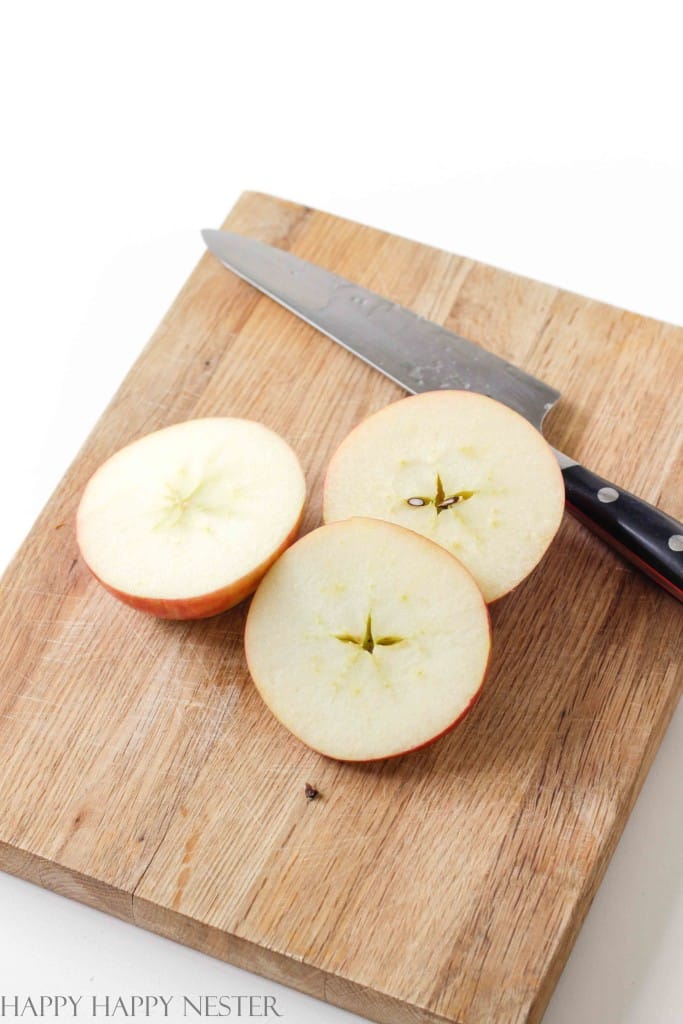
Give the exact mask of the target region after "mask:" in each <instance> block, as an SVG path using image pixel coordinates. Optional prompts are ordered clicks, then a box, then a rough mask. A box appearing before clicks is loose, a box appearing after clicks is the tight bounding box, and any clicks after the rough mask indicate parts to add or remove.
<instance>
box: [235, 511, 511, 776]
mask: <svg viewBox="0 0 683 1024" xmlns="http://www.w3.org/2000/svg"><path fill="white" fill-rule="evenodd" d="M352 518H355V517H352ZM342 521H343V520H342ZM328 525H334V524H328ZM391 525H392V526H393V525H394V524H391ZM394 528H395V529H397V530H402V529H404V527H402V526H395V527H394ZM420 536H422V535H421V534H420ZM422 539H423V540H425V541H426V542H427V543H428V544H434V546H435V547H438V548H439V549H440V550H441V551H444V550H445V549H444V548H441V547H440V545H438V544H436V542H435V541H433V540H430V539H429V537H422ZM446 553H447V554H448V555H449V557H450V558H452V559H453V560H454V561H456V562H458V564H459V565H461V566H462V568H463V569H464V570H465V572H467V573H468V574H469V575H471V573H469V570H468V569H466V568H465V566H464V565H462V563H461V562H460V561H459V560H458V559H457V558H456V557H455V555H452V554H450V552H446ZM482 604H483V606H484V609H485V611H486V624H487V626H488V637H489V650H488V657H487V659H486V665H485V666H484V671H483V672H482V674H481V681H480V683H479V689H478V690H477V691H476V693H474V694H473V695H472V698H471V700H470V702H469V704H468V705H467V707H466V708H464V709H463V711H461V712H460V714H459V715H458V717H457V718H455V719H454V720H453V721H452V722H450V723H449V725H447V726H446V728H445V729H442V730H441V732H438V733H437V734H436V735H435V736H430V737H429V739H427V740H425V741H424V743H418V744H417V745H416V746H414V747H406V749H405V750H397V751H395V752H394V753H393V754H384V755H383V756H382V757H365V758H349V757H345V758H343V757H333V756H332V755H331V754H326V753H325V752H324V751H322V750H318V749H317V748H316V747H313V746H311V745H310V744H309V743H305V742H304V741H303V740H302V739H299V737H298V736H297V735H296V734H295V733H293V732H292V730H291V729H290V728H289V726H287V725H285V723H284V722H283V721H282V720H281V719H280V718H279V717H278V715H277V714H276V713H275V711H273V709H272V708H271V706H270V704H268V703H267V701H266V700H265V699H264V697H263V696H262V695H261V693H260V691H259V695H260V696H261V700H262V701H263V703H264V704H265V705H266V707H267V708H268V711H269V712H270V713H271V715H272V716H273V717H274V718H276V719H277V721H278V722H279V723H280V725H281V726H282V728H283V729H286V730H287V732H288V733H289V734H290V736H293V737H294V739H295V740H297V741H298V742H299V743H301V744H302V745H303V746H305V747H308V749H309V750H313V751H315V753H316V754H319V755H320V756H321V757H325V758H327V759H328V760H329V761H341V762H343V763H345V764H374V763H376V762H377V761H392V760H393V759H394V758H395V757H403V756H405V755H406V754H415V753H417V751H418V750H424V749H425V747H429V746H431V745H432V743H436V741H437V740H440V739H442V738H443V737H444V736H447V735H448V733H450V732H452V730H453V729H455V727H456V725H459V724H460V722H462V721H463V719H464V718H466V717H467V715H468V714H469V713H470V711H471V710H472V708H473V707H474V705H475V704H476V703H477V701H478V700H479V698H480V696H481V692H482V690H483V688H484V683H485V682H486V678H487V676H488V673H489V669H490V668H491V653H492V634H491V615H490V613H489V606H488V605H487V604H486V602H485V601H484V599H483V598H482ZM248 634H249V618H248V617H247V623H246V626H245V631H244V654H245V658H246V661H247V668H248V670H249V674H250V676H251V678H252V680H253V678H254V674H253V672H252V668H251V665H250V664H249V642H248ZM257 689H258V687H257Z"/></svg>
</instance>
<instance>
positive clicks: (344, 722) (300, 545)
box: [245, 518, 491, 761]
mask: <svg viewBox="0 0 683 1024" xmlns="http://www.w3.org/2000/svg"><path fill="white" fill-rule="evenodd" d="M490 644H491V640H490V628H489V617H488V610H487V608H486V605H485V603H484V600H483V598H482V596H481V593H480V591H479V588H478V587H477V585H476V583H475V582H474V580H473V578H472V576H471V575H470V573H469V572H468V571H467V570H466V569H465V568H464V567H463V566H462V565H461V564H460V563H459V562H458V561H457V560H456V559H455V558H453V557H452V556H451V555H449V554H448V553H447V552H446V551H444V550H443V548H440V547H439V546H438V545H436V544H433V543H432V542H431V541H428V540H425V538H424V537H420V536H418V535H417V534H416V533H413V532H412V531H410V530H404V529H401V528H400V527H397V526H393V525H392V524H391V523H386V522H381V521H379V520H377V519H363V518H354V519H349V520H346V521H345V522H342V523H335V524H333V525H331V526H322V527H320V528H319V529H317V530H314V531H313V532H312V533H309V534H307V535H306V536H305V537H303V538H302V539H301V540H299V541H297V543H296V544H294V545H293V546H292V547H291V548H290V549H289V550H288V551H286V552H285V553H284V555H283V556H282V557H281V558H280V559H279V560H278V561H277V562H276V563H275V565H274V566H273V567H272V568H271V569H270V571H269V572H268V574H267V575H266V576H265V578H264V579H263V581H262V582H261V585H260V586H259V588H258V590H257V591H256V594H255V595H254V597H253V599H252V603H251V608H250V609H249V615H248V617H247V627H246V635H245V648H246V655H247V662H248V665H249V670H250V672H251V676H252V678H253V680H254V683H255V684H256V687H257V689H258V690H259V692H260V694H261V696H262V697H263V700H264V701H265V703H266V704H267V705H268V707H269V708H270V709H271V711H272V712H273V713H274V714H275V716H276V717H277V718H278V719H279V720H280V722H282V724H283V725H284V726H286V728H287V729H289V730H290V731H291V732H292V733H294V735H295V736H297V737H298V738H299V739H300V740H302V741H303V742H304V743H306V744H308V746H310V747H313V748H314V749H315V750H317V751H319V752H320V753H321V754H325V755H327V756H328V757H333V758H337V759H339V760H343V761H373V760H377V759H380V758H385V757H393V756H395V755H397V754H402V753H407V752H408V751H410V750H415V749H417V748H419V747H422V746H425V745H426V744H427V743H431V742H432V741H433V740H435V739H437V738H438V737H439V736H441V735H443V734H444V733H445V732H447V731H448V730H449V729H451V728H452V727H453V726H454V725H456V723H457V722H459V721H460V719H461V718H463V716H464V715H465V714H466V713H467V711H468V710H469V709H470V708H471V707H472V705H473V704H474V702H475V700H476V698H477V696H478V694H479V691H480V689H481V686H482V683H483V680H484V675H485V672H486V667H487V664H488V658H489V650H490Z"/></svg>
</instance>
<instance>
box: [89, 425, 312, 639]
mask: <svg viewBox="0 0 683 1024" xmlns="http://www.w3.org/2000/svg"><path fill="white" fill-rule="evenodd" d="M305 494H306V483H305V480H304V475H303V471H302V469H301V466H300V464H299V461H298V459H297V457H296V455H295V454H294V452H293V451H292V449H291V448H290V447H289V445H288V444H287V443H286V441H284V440H283V438H281V437H280V436H279V435H278V434H275V433H273V431H272V430H269V429H268V428H267V427H264V426H263V425H262V424H260V423H255V422H253V421H251V420H243V419H232V418H228V417H215V418H211V419H198V420H189V421H187V422H184V423H176V424H174V425H173V426H170V427H166V428H164V429H163V430H158V431H156V432H155V433H152V434H147V435H146V436H145V437H142V438H140V439H139V440H137V441H134V442H133V443H132V444H129V445H127V446H126V447H125V448H122V449H121V450H120V451H118V452H116V453H115V454H114V455H112V456H111V458H109V459H107V461H106V462H105V463H104V464H103V465H102V466H100V468H99V469H98V470H97V472H96V473H95V474H94V475H93V476H92V477H91V479H90V481H89V483H88V484H87V486H86V488H85V491H84V493H83V496H82V498H81V502H80V505H79V508H78V514H77V525H76V532H77V539H78V544H79V547H80V550H81V554H82V556H83V559H84V560H85V562H86V564H87V565H88V567H89V568H90V570H91V571H92V573H93V574H94V575H95V576H96V577H97V579H98V580H99V581H100V582H101V583H102V584H103V585H104V586H105V587H106V588H107V589H108V590H109V591H110V592H111V593H112V594H114V595H115V596H116V597H118V598H120V600H122V601H124V602H125V603H126V604H130V605H132V606H133V607H135V608H139V609H141V610H142V611H147V612H151V613H152V614H154V615H158V616H160V617H161V618H167V619H195V618H203V617H204V616H207V615H215V614H217V613H218V612H222V611H225V610H226V609H227V608H230V607H232V606H233V605H235V604H237V602H238V601H241V600H242V599H243V598H245V597H246V596H247V595H248V594H250V593H252V591H253V590H254V589H255V588H256V586H257V584H258V582H259V580H260V579H261V577H262V576H263V574H264V573H265V571H266V570H267V569H268V567H269V566H270V565H271V563H272V562H273V561H274V560H275V559H276V558H277V557H278V555H279V554H280V553H281V552H282V551H284V549H285V548H286V547H287V546H288V545H289V544H290V543H291V542H292V541H293V540H294V537H295V536H296V532H297V530H298V527H299V522H300V520H301V515H302V510H303V505H304V499H305Z"/></svg>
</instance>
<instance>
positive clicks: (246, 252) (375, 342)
mask: <svg viewBox="0 0 683 1024" xmlns="http://www.w3.org/2000/svg"><path fill="white" fill-rule="evenodd" d="M202 235H203V238H204V241H205V242H206V245H207V247H208V248H209V249H210V250H211V252H212V253H213V254H214V256H217V257H218V259H219V260H220V261H221V263H223V264H224V265H225V266H226V267H228V268H229V269H231V270H233V271H234V272H235V273H236V274H238V275H239V276H240V277H242V278H243V279H244V280H245V281H248V282H249V283H250V284H253V285H254V286H255V287H257V288H259V289H260V291H262V292H264V293H265V294H266V295H268V296H269V297H270V298H271V299H275V300H276V301H277V302H279V303H280V304H281V305H282V306H285V307H286V308H287V309H289V310H290V311H291V312H292V313H295V314H296V315H297V316H299V317H301V319H303V320H305V321H306V322H307V323H309V324H311V326H313V327H316V328H317V329H318V330H320V331H322V332H323V334H326V335H327V336H328V337H329V338H332V340H333V341H336V342H337V343H338V344H340V345H342V346H343V347H344V348H346V349H348V350H349V351H350V352H353V353H354V355H357V356H360V358H361V359H363V360H364V362H366V363H369V364H370V366H373V367H374V368H375V369H377V370H379V371H380V372H381V373H383V374H384V375H385V376H387V377H389V378H390V379H391V380H393V381H394V382H395V383H396V384H399V385H400V386H401V387H402V388H405V390H406V391H409V392H410V393H411V394H417V393H418V392H421V391H435V390H440V389H443V388H454V389H458V390H459V389H465V390H468V391H470V390H471V391H480V392H482V394H485V395H488V396H489V397H490V398H495V399H497V401H499V402H503V403H504V404H505V405H509V406H510V407H511V408H512V409H515V410H516V411H517V412H519V413H521V415H522V416H525V417H526V419H528V420H529V421H530V422H531V423H533V425H534V426H535V427H536V428H537V429H538V430H540V429H541V425H542V423H543V419H544V417H545V415H546V414H547V413H548V412H549V411H550V409H551V408H552V407H553V405H554V404H555V402H556V401H557V400H558V398H560V392H559V391H556V390H555V389H554V388H551V387H549V386H548V385H547V384H545V383H544V382H543V381H540V380H538V379H537V378H536V377H532V376H531V374H529V373H525V372H524V371H523V370H520V369H518V367H516V366H513V365H512V363H508V362H506V361H505V360H504V359H501V358H500V357H499V356H496V355H494V354H493V353H492V352H487V351H486V349H483V348H481V346H480V345H476V344H474V342H472V341H468V340H467V339H466V338H462V337H460V335H458V334H455V333H454V332H453V331H449V330H446V328H445V327H441V326H440V325H439V324H436V323H434V322H433V321H431V320H426V319H425V318H424V317H421V316H418V315H417V313H413V311H412V310H410V309H406V308H405V307H404V306H399V305H397V303H395V302H390V301H389V300H388V299H386V298H384V297H383V296H381V295H377V294H375V293H374V292H371V291H368V290H367V289H366V288H361V287H360V286H359V285H356V284H353V283H352V282H351V281H347V280H346V279H345V278H343V277H340V276H339V275H338V274H333V273H331V272H330V271H328V270H323V269H322V267H318V266H315V265H314V264H312V263H308V262H307V261H306V260H302V259H299V258H298V257H297V256H294V255H293V254H292V253H289V252H285V251H283V250H282V249H275V248H273V247H272V246H269V245H266V244H264V243H263V242H259V241H257V240H256V239H253V238H246V237H245V236H243V235H237V234H234V233H232V232H228V231H211V230H205V231H203V232H202Z"/></svg>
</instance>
